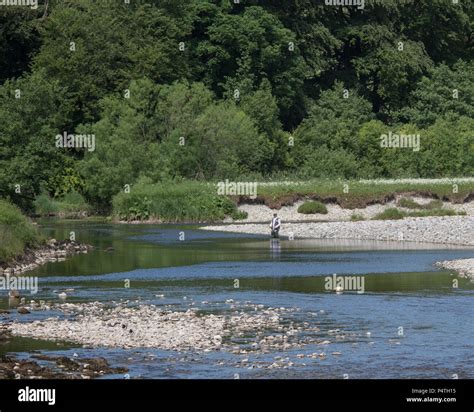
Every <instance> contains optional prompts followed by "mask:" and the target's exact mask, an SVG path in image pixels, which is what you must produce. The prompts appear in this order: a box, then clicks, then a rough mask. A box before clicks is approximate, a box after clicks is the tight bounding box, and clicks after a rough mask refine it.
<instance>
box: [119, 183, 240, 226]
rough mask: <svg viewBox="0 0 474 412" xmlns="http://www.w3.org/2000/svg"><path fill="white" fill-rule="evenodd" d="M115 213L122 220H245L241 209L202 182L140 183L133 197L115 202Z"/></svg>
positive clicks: (131, 195)
mask: <svg viewBox="0 0 474 412" xmlns="http://www.w3.org/2000/svg"><path fill="white" fill-rule="evenodd" d="M113 213H114V215H115V216H117V217H118V218H120V219H121V220H147V219H159V220H161V221H165V222H202V221H220V220H223V219H224V218H225V217H226V216H231V217H234V216H236V217H238V218H242V217H244V215H242V214H241V213H239V212H238V209H237V206H236V205H235V204H234V202H232V201H231V200H230V199H229V198H228V197H227V196H220V195H218V194H217V190H216V187H215V186H214V185H211V184H207V183H201V182H192V181H184V182H180V183H177V182H174V181H170V182H165V183H159V184H151V183H149V182H145V181H142V182H139V183H137V184H136V185H135V186H133V187H132V190H131V192H130V193H124V192H121V193H119V194H118V195H116V196H115V197H114V199H113Z"/></svg>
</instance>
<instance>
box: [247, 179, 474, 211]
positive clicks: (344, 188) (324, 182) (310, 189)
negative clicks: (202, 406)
mask: <svg viewBox="0 0 474 412" xmlns="http://www.w3.org/2000/svg"><path fill="white" fill-rule="evenodd" d="M401 194H409V195H419V196H423V197H430V198H433V199H440V200H444V201H450V202H453V203H462V202H465V201H467V200H469V199H472V198H473V197H474V178H465V179H457V180H456V179H431V180H429V179H405V180H367V181H364V180H357V181H344V180H333V179H318V180H310V181H307V182H275V183H269V182H267V183H259V185H258V196H257V198H256V199H254V200H252V199H249V198H246V197H244V196H241V197H240V199H239V201H240V202H243V203H246V202H257V203H264V204H266V205H267V206H269V207H271V208H280V207H281V206H286V205H292V204H293V203H294V202H295V201H297V200H300V199H302V198H311V199H313V200H318V201H321V202H323V203H337V204H339V205H340V206H341V207H343V208H348V209H354V208H361V207H365V206H367V205H370V204H374V203H386V202H388V201H391V200H394V198H395V196H396V195H401Z"/></svg>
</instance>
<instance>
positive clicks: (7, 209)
mask: <svg viewBox="0 0 474 412" xmlns="http://www.w3.org/2000/svg"><path fill="white" fill-rule="evenodd" d="M41 240H42V237H41V236H40V235H39V233H38V231H37V230H36V228H35V227H34V226H33V225H32V224H31V222H30V221H29V220H28V219H27V218H26V217H25V216H23V215H22V213H21V212H20V210H19V209H18V208H17V207H16V206H13V205H12V204H11V203H9V202H7V201H6V200H1V199H0V263H5V262H7V261H9V260H10V259H12V258H14V257H16V256H19V255H21V254H22V253H23V251H24V250H25V248H26V247H32V246H36V245H37V244H39V243H40V242H41Z"/></svg>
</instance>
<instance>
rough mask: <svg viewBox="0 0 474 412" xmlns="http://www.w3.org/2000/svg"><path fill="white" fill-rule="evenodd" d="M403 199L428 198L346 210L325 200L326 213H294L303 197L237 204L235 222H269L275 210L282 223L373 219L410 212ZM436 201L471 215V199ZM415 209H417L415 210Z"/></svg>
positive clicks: (398, 198)
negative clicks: (275, 204)
mask: <svg viewBox="0 0 474 412" xmlns="http://www.w3.org/2000/svg"><path fill="white" fill-rule="evenodd" d="M403 200H408V201H410V202H412V203H413V204H416V205H419V206H420V208H422V207H427V206H428V205H429V204H430V202H432V201H433V199H431V198H426V197H420V196H408V195H403V194H401V195H397V196H394V197H393V199H392V200H389V201H386V202H384V203H374V204H370V205H368V206H366V207H361V208H355V209H347V208H343V207H341V206H340V205H338V204H336V203H327V204H326V209H327V213H324V214H321V213H314V214H303V213H299V212H298V208H299V207H300V206H301V205H302V204H303V203H304V200H299V201H297V202H295V203H294V204H292V205H287V206H282V207H281V208H280V209H271V208H270V207H269V206H267V205H265V204H241V205H239V210H241V211H242V212H244V215H245V214H246V215H247V217H246V218H244V219H241V220H239V223H257V222H269V220H270V219H271V216H272V215H273V213H278V216H279V217H280V218H281V219H282V220H283V221H284V222H308V221H337V222H339V221H350V220H351V219H353V218H354V217H357V219H358V220H369V219H373V218H376V216H377V215H379V214H381V213H383V212H384V211H386V210H387V209H393V208H397V209H398V210H400V211H401V212H407V213H409V212H413V211H415V210H416V209H413V208H408V207H403V206H400V204H402V205H403V204H404V203H401V202H403ZM438 202H439V208H438V210H452V211H454V212H455V213H457V214H465V215H467V216H474V201H470V202H466V203H451V202H446V201H445V202H442V201H438ZM418 210H419V209H418Z"/></svg>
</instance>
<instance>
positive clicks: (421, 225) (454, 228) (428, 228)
mask: <svg viewBox="0 0 474 412" xmlns="http://www.w3.org/2000/svg"><path fill="white" fill-rule="evenodd" d="M202 229H204V230H215V231H223V232H237V233H251V234H263V235H269V228H268V223H265V224H230V225H221V226H205V227H203V228H202ZM473 234H474V216H440V217H438V216H437V217H418V218H405V219H401V220H366V221H359V222H307V223H287V224H285V222H284V221H283V225H282V230H281V232H280V235H281V236H282V237H289V238H295V239H297V238H301V239H305V238H306V239H358V240H382V241H406V242H423V243H438V244H451V245H460V246H474V235H473Z"/></svg>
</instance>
